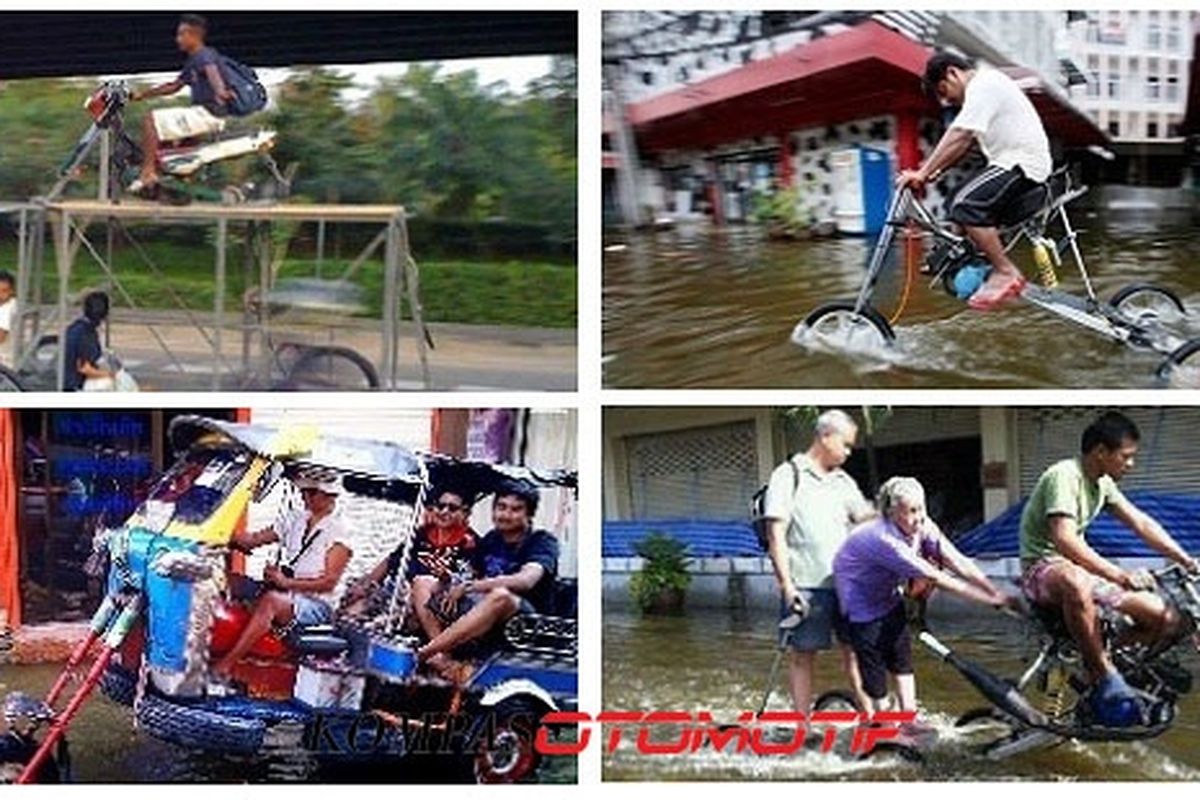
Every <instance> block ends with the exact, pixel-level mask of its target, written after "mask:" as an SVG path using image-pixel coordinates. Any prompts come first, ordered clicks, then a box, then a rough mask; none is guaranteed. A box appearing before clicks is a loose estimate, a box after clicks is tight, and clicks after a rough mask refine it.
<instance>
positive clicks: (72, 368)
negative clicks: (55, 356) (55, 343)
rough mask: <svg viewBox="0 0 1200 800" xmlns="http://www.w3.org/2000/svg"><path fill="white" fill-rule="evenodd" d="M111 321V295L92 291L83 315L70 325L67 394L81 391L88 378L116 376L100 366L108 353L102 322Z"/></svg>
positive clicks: (65, 364) (66, 356)
mask: <svg viewBox="0 0 1200 800" xmlns="http://www.w3.org/2000/svg"><path fill="white" fill-rule="evenodd" d="M107 318H108V295H106V294H105V293H104V292H91V293H90V294H88V295H87V296H86V297H84V298H83V316H81V317H80V318H79V319H77V320H75V321H74V322H72V323H71V324H70V325H68V326H67V332H66V335H65V336H64V337H63V339H64V342H65V344H64V345H63V347H64V348H65V349H66V352H65V353H63V376H62V378H63V380H62V383H63V391H65V392H78V391H80V390H81V389H83V384H84V382H85V381H86V380H87V379H88V378H113V377H115V375H114V374H113V373H112V372H111V371H110V370H107V369H104V368H103V367H101V366H99V362H100V358H101V356H102V355H103V354H104V351H103V349H102V348H101V347H100V334H99V331H98V329H99V327H100V323H102V322H104V320H105V319H107Z"/></svg>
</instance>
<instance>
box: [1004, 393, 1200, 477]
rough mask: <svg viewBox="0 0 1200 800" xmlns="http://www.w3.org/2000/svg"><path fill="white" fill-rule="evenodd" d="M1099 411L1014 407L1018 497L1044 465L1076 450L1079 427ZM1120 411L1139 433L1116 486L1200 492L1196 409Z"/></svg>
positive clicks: (1198, 416)
mask: <svg viewBox="0 0 1200 800" xmlns="http://www.w3.org/2000/svg"><path fill="white" fill-rule="evenodd" d="M1103 410H1104V409H1103V408H1100V407H1078V406H1074V407H1052V408H1020V409H1018V410H1017V441H1018V445H1019V448H1020V450H1019V452H1020V470H1021V496H1023V497H1024V496H1027V495H1028V494H1029V493H1030V492H1031V491H1033V487H1034V485H1035V484H1036V483H1037V479H1038V478H1039V477H1040V476H1041V474H1042V471H1043V470H1044V469H1045V468H1046V467H1047V466H1049V465H1050V464H1052V463H1054V462H1055V461H1058V460H1059V459H1063V458H1070V457H1072V456H1075V455H1078V453H1079V440H1080V437H1081V436H1082V435H1083V429H1084V428H1086V427H1087V426H1088V424H1089V423H1090V422H1091V421H1092V420H1093V419H1094V418H1095V417H1096V416H1097V415H1098V414H1099V413H1100V412H1101V411H1103ZM1121 411H1122V413H1124V414H1125V415H1127V416H1128V417H1129V418H1130V419H1132V420H1133V421H1134V422H1135V423H1137V426H1138V428H1139V429H1140V430H1141V434H1142V440H1141V443H1140V444H1141V446H1140V447H1139V448H1138V454H1137V457H1136V459H1135V464H1134V468H1133V471H1132V472H1131V473H1129V474H1128V475H1127V476H1126V477H1125V478H1124V479H1123V480H1122V481H1121V488H1122V489H1124V490H1125V491H1138V490H1142V491H1147V490H1148V491H1156V492H1163V493H1167V494H1200V469H1197V463H1196V447H1195V445H1196V443H1197V441H1198V435H1197V431H1200V408H1192V407H1183V406H1168V407H1162V408H1128V409H1121Z"/></svg>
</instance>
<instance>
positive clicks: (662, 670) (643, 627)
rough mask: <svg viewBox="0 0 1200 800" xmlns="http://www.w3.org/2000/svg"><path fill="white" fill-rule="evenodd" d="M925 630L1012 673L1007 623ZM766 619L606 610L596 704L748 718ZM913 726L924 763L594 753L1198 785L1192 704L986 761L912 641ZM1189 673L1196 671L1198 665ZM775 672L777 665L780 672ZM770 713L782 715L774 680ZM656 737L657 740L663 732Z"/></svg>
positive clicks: (843, 774) (981, 738) (723, 771)
mask: <svg viewBox="0 0 1200 800" xmlns="http://www.w3.org/2000/svg"><path fill="white" fill-rule="evenodd" d="M929 622H930V627H931V628H932V629H933V630H934V632H935V633H936V634H937V635H938V636H939V638H941V639H942V641H944V642H945V643H947V644H949V645H950V646H951V647H955V648H956V650H957V651H958V652H959V653H961V654H963V655H965V656H968V657H970V658H972V659H974V660H976V661H978V662H980V663H982V664H983V665H984V666H986V667H988V668H990V669H992V670H994V671H996V672H997V673H999V674H1001V675H1003V676H1005V677H1009V678H1013V677H1015V676H1016V675H1017V674H1018V673H1019V672H1020V670H1021V669H1022V666H1023V665H1022V660H1021V656H1022V653H1023V652H1024V651H1025V650H1024V646H1025V641H1026V635H1027V634H1026V633H1025V632H1023V631H1022V630H1021V629H1020V624H1019V623H1016V622H1014V621H1012V620H1010V619H1008V618H1004V617H994V618H986V619H985V618H978V619H974V620H971V621H964V620H962V619H961V618H960V619H959V620H958V621H955V622H953V623H952V622H950V621H939V620H935V619H933V618H932V617H931V618H930V620H929ZM774 624H775V620H774V619H771V618H769V614H764V613H763V612H757V613H753V612H751V613H724V612H699V611H697V612H689V613H688V615H687V616H686V617H682V618H664V617H641V616H640V615H638V614H636V612H631V611H626V610H621V609H613V608H610V607H606V608H605V614H604V656H603V657H604V669H603V673H604V684H603V691H604V696H603V706H604V708H606V709H620V710H669V711H689V712H696V711H710V712H711V713H712V715H713V719H714V720H715V721H716V722H718V723H720V722H721V721H733V720H734V719H736V717H737V715H738V714H739V713H740V712H744V711H756V710H757V708H758V704H759V702H760V701H761V698H762V694H763V690H764V687H765V684H766V680H767V675H768V672H769V670H770V667H771V660H772V658H773V656H774V652H775V651H774V646H775V643H774V639H773V636H774V633H773V632H772V630H771V629H772V627H773V626H774ZM913 648H914V656H915V658H916V667H915V674H916V677H917V693H918V698H919V701H920V705H921V711H920V714H919V719H921V720H923V721H925V722H928V723H931V724H933V725H935V726H936V727H937V729H938V733H939V741H938V742H937V744H936V745H934V746H933V747H932V748H931V749H930V750H929V751H928V752H927V753H926V756H925V758H926V760H925V762H924V763H923V764H912V763H909V762H905V761H902V760H901V759H900V758H899V757H898V756H895V755H888V756H883V757H876V758H872V759H869V760H852V759H851V758H850V757H849V756H841V755H837V754H836V753H828V754H822V753H819V752H816V751H813V750H809V751H801V752H799V753H797V754H794V755H789V756H760V755H755V754H753V753H750V752H749V751H746V752H744V753H742V754H735V753H733V752H729V753H723V752H722V753H718V752H712V751H709V752H704V751H700V752H697V753H694V754H685V755H671V756H649V755H643V754H640V753H638V752H637V751H636V749H634V748H633V747H632V746H624V745H623V746H622V747H620V748H618V749H617V751H616V752H615V753H614V754H612V755H606V756H605V762H604V778H605V779H606V780H863V781H867V780H897V779H899V780H914V781H915V780H929V781H950V780H1006V779H1038V780H1174V781H1181V780H1197V779H1200V748H1197V746H1196V745H1197V743H1198V742H1200V699H1197V697H1196V695H1191V696H1189V697H1185V698H1184V700H1183V702H1182V703H1181V704H1180V706H1179V714H1178V717H1177V720H1176V723H1175V725H1174V727H1173V728H1172V729H1171V730H1169V731H1168V732H1167V733H1166V734H1164V735H1163V736H1161V737H1159V738H1158V739H1154V740H1150V741H1143V742H1135V743H1122V744H1114V743H1103V744H1076V743H1068V744H1062V745H1059V746H1057V747H1054V748H1050V749H1046V750H1042V751H1033V752H1027V753H1024V754H1021V755H1017V756H1014V757H1013V758H1011V759H1008V760H1005V761H990V760H986V759H984V758H982V757H981V756H979V755H978V754H977V753H976V752H975V751H976V750H977V748H978V746H979V745H982V744H985V743H987V742H989V741H991V740H993V739H995V738H997V737H998V735H999V733H998V730H997V729H996V728H992V729H990V733H989V730H988V729H987V728H982V729H977V730H976V731H975V732H974V733H965V732H963V731H959V730H956V729H955V728H954V720H955V719H956V718H957V717H958V716H959V715H961V714H962V713H964V712H966V711H967V710H969V709H971V708H975V707H977V706H981V705H983V703H982V702H981V698H980V696H979V695H978V694H977V693H976V692H975V690H974V689H972V688H971V686H970V685H969V684H968V683H967V682H966V681H965V679H963V678H962V677H961V676H960V675H959V674H958V673H957V672H956V671H954V670H953V669H952V668H950V667H949V666H947V665H945V664H943V663H941V662H940V661H938V660H937V659H936V658H934V657H933V656H931V655H930V654H928V651H926V650H925V648H924V647H922V646H921V645H919V644H918V643H917V642H916V641H915V639H914V643H913ZM1186 663H1187V664H1188V666H1189V667H1190V668H1191V669H1192V670H1193V671H1195V670H1196V669H1200V659H1197V658H1195V657H1189V659H1188V660H1187V661H1186ZM781 671H782V670H781ZM818 673H819V674H818V678H817V689H818V691H821V690H824V689H831V688H838V687H841V686H843V685H844V681H843V680H841V679H840V678H839V675H838V670H837V665H836V656H834V655H833V654H830V655H827V656H825V657H823V658H818ZM769 708H771V709H778V710H787V709H788V700H787V695H786V689H785V688H784V683H783V681H782V680H780V682H779V684H778V689H777V691H776V692H775V693H774V694H773V696H772V702H771V704H770V706H769ZM663 738H664V740H665V739H666V735H665V734H663Z"/></svg>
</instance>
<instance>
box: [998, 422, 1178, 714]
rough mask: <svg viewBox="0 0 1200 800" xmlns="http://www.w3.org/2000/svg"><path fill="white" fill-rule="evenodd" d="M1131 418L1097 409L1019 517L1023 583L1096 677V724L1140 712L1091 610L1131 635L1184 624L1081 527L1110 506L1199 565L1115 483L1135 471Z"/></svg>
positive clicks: (1156, 633)
mask: <svg viewBox="0 0 1200 800" xmlns="http://www.w3.org/2000/svg"><path fill="white" fill-rule="evenodd" d="M1138 439H1139V433H1138V429H1137V426H1136V425H1135V424H1134V423H1133V421H1132V420H1130V419H1129V418H1128V417H1126V416H1125V415H1123V414H1120V413H1118V412H1115V411H1110V412H1106V413H1104V414H1102V415H1101V416H1100V417H1099V418H1097V419H1096V420H1095V421H1094V422H1093V423H1092V424H1091V425H1089V426H1088V427H1087V429H1086V430H1085V431H1084V432H1083V439H1082V446H1081V455H1080V456H1078V457H1077V458H1070V459H1065V460H1063V461H1060V462H1058V463H1057V464H1054V465H1052V466H1051V467H1049V468H1048V469H1047V470H1046V471H1045V472H1044V473H1042V476H1041V478H1039V479H1038V482H1037V486H1036V487H1035V488H1034V490H1033V494H1032V495H1030V498H1029V502H1028V503H1027V504H1026V506H1025V511H1024V513H1023V514H1022V516H1021V533H1020V549H1021V566H1022V571H1023V574H1022V579H1021V583H1022V589H1023V591H1024V593H1025V595H1026V597H1028V598H1029V599H1030V600H1031V601H1032V602H1033V603H1034V604H1036V605H1038V606H1041V607H1044V608H1049V609H1053V610H1057V611H1059V612H1061V613H1062V616H1063V620H1064V622H1065V624H1066V626H1067V629H1068V631H1069V632H1070V633H1071V636H1072V638H1073V639H1074V640H1075V643H1076V644H1077V645H1078V646H1079V649H1080V653H1081V654H1082V656H1083V662H1084V666H1085V667H1086V668H1087V670H1088V673H1089V674H1090V676H1091V679H1092V681H1093V688H1092V691H1091V694H1090V697H1089V703H1090V704H1091V708H1092V712H1093V714H1094V716H1095V718H1096V720H1097V721H1098V722H1100V724H1102V725H1108V726H1114V727H1127V726H1130V725H1134V724H1137V723H1138V721H1139V720H1140V719H1141V715H1140V711H1139V708H1140V706H1139V703H1138V700H1137V695H1136V694H1135V693H1134V692H1133V690H1132V689H1131V688H1130V687H1129V686H1128V684H1126V682H1125V679H1124V678H1123V677H1122V676H1121V674H1120V673H1119V672H1117V670H1116V668H1115V667H1114V666H1113V663H1112V660H1111V659H1110V658H1109V656H1108V654H1107V653H1106V652H1105V649H1104V642H1103V639H1102V637H1101V630H1100V620H1099V615H1098V609H1099V608H1101V607H1103V608H1108V609H1112V610H1113V611H1116V612H1119V613H1121V614H1124V615H1126V616H1128V617H1129V618H1130V619H1131V620H1132V621H1133V624H1134V627H1133V629H1132V630H1131V631H1129V632H1128V633H1127V634H1125V635H1126V636H1128V637H1129V640H1130V641H1140V642H1143V643H1152V642H1155V641H1158V640H1160V639H1162V638H1164V637H1167V636H1170V635H1172V634H1174V633H1175V632H1177V630H1178V626H1179V625H1180V624H1181V622H1180V619H1179V616H1178V614H1176V613H1175V612H1174V611H1173V610H1172V609H1171V608H1170V607H1169V606H1167V604H1166V603H1165V602H1164V601H1163V599H1162V598H1161V597H1160V596H1159V595H1157V594H1156V593H1154V592H1153V591H1151V590H1152V589H1153V588H1154V579H1153V577H1152V576H1151V575H1150V574H1149V573H1147V572H1145V571H1141V570H1139V571H1130V570H1125V569H1122V568H1121V567H1119V566H1118V565H1116V564H1114V563H1113V562H1111V561H1109V560H1108V559H1107V558H1104V557H1103V556H1101V555H1100V554H1099V553H1097V552H1096V551H1095V550H1093V549H1092V547H1091V546H1090V545H1089V544H1088V543H1087V540H1086V538H1085V535H1086V533H1087V529H1088V526H1089V525H1090V524H1091V523H1092V522H1093V521H1094V520H1095V519H1096V517H1098V516H1099V515H1100V513H1101V512H1102V511H1104V510H1105V509H1107V510H1108V511H1110V512H1111V513H1112V515H1113V516H1114V517H1116V518H1117V519H1118V520H1120V521H1121V522H1122V523H1123V524H1125V525H1126V526H1127V527H1129V528H1130V529H1131V530H1132V531H1133V532H1134V533H1135V534H1137V535H1138V537H1139V538H1140V539H1142V541H1144V542H1145V543H1146V544H1147V545H1149V546H1150V547H1151V548H1152V549H1154V550H1155V551H1156V552H1159V553H1161V554H1162V555H1163V556H1165V557H1167V558H1169V559H1171V560H1172V561H1176V562H1178V563H1180V564H1182V565H1184V566H1185V567H1186V568H1187V569H1189V570H1192V571H1195V570H1197V566H1198V565H1197V562H1196V560H1195V559H1194V558H1192V557H1191V556H1190V555H1188V554H1187V553H1186V552H1185V551H1184V550H1183V549H1182V548H1181V547H1180V546H1179V545H1178V544H1177V543H1176V542H1175V540H1174V539H1172V538H1171V536H1170V535H1169V534H1168V533H1167V532H1166V531H1165V530H1164V529H1163V528H1162V526H1161V525H1159V524H1158V523H1157V522H1156V521H1155V520H1154V519H1152V518H1151V517H1150V516H1149V515H1148V514H1146V513H1144V512H1143V511H1141V510H1139V509H1138V508H1137V507H1136V506H1134V505H1133V503H1131V502H1129V500H1128V499H1126V498H1125V496H1124V495H1123V494H1122V493H1121V491H1120V489H1118V488H1117V482H1118V481H1120V480H1121V478H1123V477H1124V476H1125V474H1126V473H1128V472H1129V471H1130V470H1131V469H1133V460H1134V455H1135V454H1136V453H1137V449H1138Z"/></svg>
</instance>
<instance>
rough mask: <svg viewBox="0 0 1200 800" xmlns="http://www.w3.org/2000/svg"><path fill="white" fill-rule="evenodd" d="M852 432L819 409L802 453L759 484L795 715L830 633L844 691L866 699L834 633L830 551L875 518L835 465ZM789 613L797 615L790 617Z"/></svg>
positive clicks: (837, 416)
mask: <svg viewBox="0 0 1200 800" xmlns="http://www.w3.org/2000/svg"><path fill="white" fill-rule="evenodd" d="M857 435H858V426H857V425H856V424H855V423H854V420H853V419H851V418H850V416H849V415H848V414H846V412H844V411H839V410H837V409H831V410H829V411H826V412H824V413H823V414H821V416H820V417H818V418H817V424H816V430H815V431H814V435H813V439H812V444H811V445H809V448H808V450H806V451H805V452H803V453H797V454H795V455H794V456H792V457H791V458H790V459H788V460H787V461H786V462H784V463H783V464H780V465H779V466H778V467H776V468H775V471H774V472H772V473H771V481H770V483H768V484H767V495H766V506H765V508H764V516H765V517H766V519H767V523H768V539H769V547H768V549H769V555H770V557H771V565H772V566H773V567H774V569H775V578H776V580H777V581H778V583H779V594H780V610H779V616H780V639H781V641H780V646H781V647H786V648H787V649H788V651H789V653H790V669H789V677H788V689H789V692H790V694H791V696H792V705H793V707H794V709H795V710H796V711H798V712H800V713H802V714H807V713H808V712H809V710H810V708H809V707H810V705H811V704H812V695H813V688H812V687H813V675H814V672H815V666H816V656H817V653H819V652H821V651H824V650H832V649H833V639H834V635H835V634H837V635H838V640H839V642H840V643H841V652H842V671H843V673H844V674H845V676H846V679H847V680H848V681H849V682H850V687H851V689H852V690H853V691H854V693H855V695H856V696H857V698H858V702H859V703H860V705H861V707H862V708H866V707H867V706H866V703H867V702H868V701H869V698H868V697H867V695H866V694H864V693H863V690H862V681H861V680H860V678H859V674H858V665H857V664H856V663H855V660H854V651H853V650H851V649H850V644H849V639H847V638H846V637H845V636H844V635H843V632H842V631H843V625H842V612H841V609H839V608H838V600H837V594H836V592H835V591H834V583H833V558H834V556H835V555H836V554H837V551H838V548H840V547H841V546H842V544H843V543H844V542H845V541H846V536H847V535H848V534H849V532H850V529H851V528H852V527H853V526H854V525H855V524H856V523H859V522H863V521H865V520H867V519H870V518H872V517H874V516H875V507H874V506H873V505H871V503H870V502H869V501H868V500H867V499H866V498H865V497H863V494H862V492H861V491H860V490H859V488H858V484H857V483H855V482H854V479H853V478H851V477H850V475H849V474H847V473H846V471H845V470H843V469H842V465H843V464H844V463H846V459H847V458H849V457H850V451H851V450H852V449H853V447H854V440H855V438H856V436H857ZM797 615H799V616H801V617H802V618H801V619H800V620H798V621H796V620H795V619H794V618H795V616H797ZM789 619H791V620H792V621H790V622H788V624H787V625H784V622H785V621H788V620H789Z"/></svg>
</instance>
